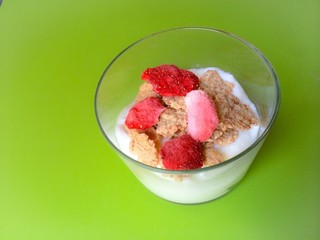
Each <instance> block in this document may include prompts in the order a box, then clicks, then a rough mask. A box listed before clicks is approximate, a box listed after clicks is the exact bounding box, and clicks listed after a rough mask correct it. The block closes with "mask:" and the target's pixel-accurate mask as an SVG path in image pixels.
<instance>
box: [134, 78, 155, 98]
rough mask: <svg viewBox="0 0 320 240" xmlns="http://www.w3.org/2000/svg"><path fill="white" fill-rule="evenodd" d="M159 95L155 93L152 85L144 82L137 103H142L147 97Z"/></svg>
mask: <svg viewBox="0 0 320 240" xmlns="http://www.w3.org/2000/svg"><path fill="white" fill-rule="evenodd" d="M158 96H159V95H158V94H157V93H156V92H154V91H153V88H152V84H151V83H148V82H144V83H143V84H141V86H140V88H139V92H138V95H137V97H136V101H135V102H136V103H138V102H140V101H142V100H143V99H145V98H147V97H158Z"/></svg>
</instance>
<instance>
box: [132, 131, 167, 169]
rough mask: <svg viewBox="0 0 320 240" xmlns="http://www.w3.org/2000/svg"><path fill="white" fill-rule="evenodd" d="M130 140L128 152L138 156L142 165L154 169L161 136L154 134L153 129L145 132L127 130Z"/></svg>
mask: <svg viewBox="0 0 320 240" xmlns="http://www.w3.org/2000/svg"><path fill="white" fill-rule="evenodd" d="M126 130H127V131H128V133H129V136H130V138H131V141H130V151H131V152H132V153H133V154H136V155H137V156H138V160H139V161H141V162H142V163H144V164H147V165H150V166H153V167H156V166H157V165H158V163H159V159H160V157H159V149H160V142H161V136H159V135H158V134H156V132H155V130H154V128H148V129H146V130H137V129H128V128H126Z"/></svg>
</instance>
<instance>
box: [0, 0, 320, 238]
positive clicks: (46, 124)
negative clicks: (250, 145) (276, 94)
mask: <svg viewBox="0 0 320 240" xmlns="http://www.w3.org/2000/svg"><path fill="white" fill-rule="evenodd" d="M319 23H320V2H319V1H318V0H305V1H298V0H294V1H291V0H283V1H276V0H271V1H249V0H245V1H231V0H228V1H222V0H221V1H207V0H206V1H204V0H198V1H184V2H182V1H181V2H178V1H169V0H163V1H161V2H157V1H149V0H144V1H128V0H124V1H115V0H109V1H103V0H91V1H86V0H69V1H68V0H47V1H36V0H15V1H13V0H12V1H10V0H4V1H3V3H2V5H1V7H0V80H1V85H0V96H1V102H0V109H1V110H0V111H1V118H0V144H1V145H0V151H1V158H0V239H1V240H18V239H21V240H29V239H30V240H38V239H39V240H40V239H41V240H47V239H48V240H49V239H50V240H51V239H54V240H56V239H59V240H60V239H68V240H73V239H76V240H82V239H90V240H94V239H266V240H267V239H268V240H269V239H312V240H313V239H320V228H319V225H320V160H319V155H320V150H319V149H320V148H319V146H318V145H319V135H320V131H319V129H320V128H319V125H318V124H319V123H320V115H319V102H320V97H319V90H320V24H319ZM178 26H207V27H214V28H218V29H223V30H226V31H229V32H232V33H235V34H237V35H239V36H241V37H243V38H244V39H246V40H248V41H249V42H251V43H252V44H254V45H255V46H256V47H257V48H259V49H260V50H261V51H262V52H263V53H264V54H265V55H266V56H267V57H268V59H269V60H270V61H271V62H272V64H273V66H274V67H275V69H276V71H277V73H278V76H279V78H280V82H281V89H282V103H281V109H280V113H279V117H278V119H277V121H276V124H275V126H274V128H273V130H272V132H271V133H270V135H269V138H268V139H267V140H266V142H265V144H264V146H263V147H262V149H261V151H260V152H259V154H258V156H257V158H256V161H255V162H254V164H253V165H252V167H251V169H250V170H249V172H248V174H247V176H246V177H245V179H244V180H243V181H242V182H241V184H240V185H239V186H238V187H237V188H236V189H235V190H233V191H232V192H231V193H229V194H227V195H226V196H224V197H222V198H220V199H218V200H216V201H213V202H210V203H206V204H201V205H192V206H185V205H177V204H173V203H170V202H167V201H164V200H162V199H160V198H158V197H156V196H154V195H153V194H151V193H150V192H148V191H147V190H146V189H145V188H144V187H143V186H142V185H141V184H140V183H139V182H138V181H137V180H136V179H135V178H134V176H133V175H132V174H131V173H130V172H129V170H128V169H127V168H126V166H125V165H124V164H123V163H122V162H121V161H120V159H119V158H118V157H117V156H116V154H115V153H114V152H113V151H112V149H111V148H110V147H109V146H108V145H107V143H106V141H105V139H104V137H103V135H102V133H101V132H100V130H99V128H98V125H97V122H96V119H95V115H94V106H93V100H94V94H95V88H96V85H97V83H98V80H99V78H100V76H101V74H102V72H103V71H104V69H105V67H106V65H107V64H108V63H109V62H110V61H111V60H112V59H113V58H114V57H115V56H116V54H118V53H119V52H120V51H121V50H122V49H124V48H125V47H126V46H128V45H129V44H131V43H132V42H133V41H136V40H137V39H140V38H141V37H143V36H145V35H147V34H150V33H153V32H156V31H159V30H163V29H167V28H171V27H178Z"/></svg>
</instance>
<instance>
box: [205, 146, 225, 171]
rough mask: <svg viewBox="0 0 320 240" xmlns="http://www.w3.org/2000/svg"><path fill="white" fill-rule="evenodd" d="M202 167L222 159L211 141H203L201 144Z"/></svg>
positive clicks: (214, 163) (219, 161)
mask: <svg viewBox="0 0 320 240" xmlns="http://www.w3.org/2000/svg"><path fill="white" fill-rule="evenodd" d="M202 156H203V167H209V166H212V165H216V164H218V163H221V162H223V161H224V157H223V156H222V154H221V153H220V152H218V151H217V150H216V149H214V146H213V143H210V142H205V143H204V144H203V152H202Z"/></svg>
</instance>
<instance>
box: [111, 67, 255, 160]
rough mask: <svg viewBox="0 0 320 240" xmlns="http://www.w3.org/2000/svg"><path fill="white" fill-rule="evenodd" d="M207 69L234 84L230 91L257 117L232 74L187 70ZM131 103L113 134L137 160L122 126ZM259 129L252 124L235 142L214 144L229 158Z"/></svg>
mask: <svg viewBox="0 0 320 240" xmlns="http://www.w3.org/2000/svg"><path fill="white" fill-rule="evenodd" d="M208 70H216V71H217V72H218V74H219V75H220V77H221V78H222V79H223V80H224V81H227V82H231V83H233V84H234V87H233V92H232V93H233V95H235V96H236V97H238V98H239V99H240V101H241V102H242V103H244V104H247V105H248V106H250V108H251V109H252V111H253V112H254V113H255V115H256V116H257V118H258V116H259V115H258V112H257V109H256V107H255V105H254V104H253V103H252V102H251V100H250V99H249V97H248V96H247V94H246V93H245V91H244V90H243V88H242V87H241V85H240V84H239V83H238V81H237V80H236V79H235V78H234V76H233V75H232V74H230V73H228V72H225V71H223V70H221V69H218V68H214V67H210V68H199V69H189V71H191V72H193V73H194V74H195V75H197V76H198V77H200V76H201V75H202V74H204V73H205V72H206V71H208ZM132 105H133V103H131V104H129V105H128V106H127V107H125V108H124V109H123V110H122V111H121V112H120V114H119V117H118V119H117V124H116V129H115V135H116V139H117V141H118V143H119V146H120V149H121V151H123V152H124V153H125V154H126V155H128V156H130V157H131V158H133V159H135V160H137V156H136V155H135V154H132V153H131V152H130V150H129V145H130V137H129V135H128V133H127V131H126V130H125V129H124V127H123V126H124V122H125V120H126V116H127V114H128V111H129V110H130V108H131V107H132ZM259 129H260V126H259V125H253V126H251V128H250V129H249V130H246V131H244V130H243V131H239V136H238V138H237V139H236V141H235V142H233V143H231V144H229V145H225V146H221V145H215V147H216V149H217V150H218V151H220V152H221V153H222V154H223V156H224V157H225V160H227V159H230V158H232V157H234V156H236V155H237V154H239V153H241V152H242V151H244V150H245V149H246V148H248V146H250V145H251V144H252V143H254V142H255V140H256V139H257V138H258V135H259Z"/></svg>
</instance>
